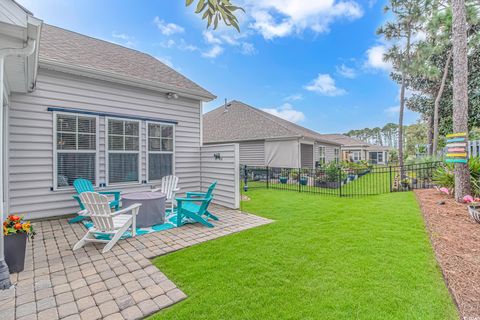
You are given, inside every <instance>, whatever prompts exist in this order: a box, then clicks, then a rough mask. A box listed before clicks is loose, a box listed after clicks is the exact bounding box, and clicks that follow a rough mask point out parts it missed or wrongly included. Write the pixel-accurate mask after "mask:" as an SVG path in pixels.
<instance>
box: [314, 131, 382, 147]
mask: <svg viewBox="0 0 480 320" xmlns="http://www.w3.org/2000/svg"><path fill="white" fill-rule="evenodd" d="M322 136H324V137H325V139H328V140H332V141H335V142H338V143H341V144H342V145H343V146H344V147H358V148H365V149H368V150H371V151H388V150H390V149H391V148H390V147H385V146H378V145H374V144H371V143H368V142H365V141H362V140H358V139H355V138H352V137H349V136H346V135H344V134H340V133H333V134H323V135H322Z"/></svg>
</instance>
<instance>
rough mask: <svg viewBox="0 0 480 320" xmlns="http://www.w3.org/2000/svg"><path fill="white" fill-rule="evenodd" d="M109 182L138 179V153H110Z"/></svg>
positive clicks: (135, 180) (134, 180)
mask: <svg viewBox="0 0 480 320" xmlns="http://www.w3.org/2000/svg"><path fill="white" fill-rule="evenodd" d="M108 180H109V183H119V182H137V181H138V154H131V153H110V154H109V155H108Z"/></svg>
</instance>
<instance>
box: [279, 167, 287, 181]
mask: <svg viewBox="0 0 480 320" xmlns="http://www.w3.org/2000/svg"><path fill="white" fill-rule="evenodd" d="M278 179H279V180H280V182H281V183H283V184H285V183H287V181H288V171H287V170H285V169H282V171H281V172H280V177H279V178H278Z"/></svg>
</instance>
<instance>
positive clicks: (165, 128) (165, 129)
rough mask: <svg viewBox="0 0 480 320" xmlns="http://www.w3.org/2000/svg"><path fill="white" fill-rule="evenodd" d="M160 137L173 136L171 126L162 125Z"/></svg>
mask: <svg viewBox="0 0 480 320" xmlns="http://www.w3.org/2000/svg"><path fill="white" fill-rule="evenodd" d="M162 138H173V126H162Z"/></svg>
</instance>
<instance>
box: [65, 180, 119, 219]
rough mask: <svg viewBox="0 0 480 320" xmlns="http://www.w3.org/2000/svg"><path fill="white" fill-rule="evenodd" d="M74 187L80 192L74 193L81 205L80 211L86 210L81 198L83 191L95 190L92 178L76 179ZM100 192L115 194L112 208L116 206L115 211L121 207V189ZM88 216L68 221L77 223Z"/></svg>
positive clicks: (111, 203) (111, 204)
mask: <svg viewBox="0 0 480 320" xmlns="http://www.w3.org/2000/svg"><path fill="white" fill-rule="evenodd" d="M73 187H74V188H75V190H76V191H77V193H78V194H76V195H74V196H73V198H74V199H75V200H77V202H78V205H79V206H80V211H82V210H85V206H84V205H83V203H82V201H81V200H80V194H81V193H82V192H95V190H94V189H93V184H92V183H91V182H90V180H86V179H75V181H74V182H73ZM99 194H103V195H113V196H114V199H113V200H112V201H110V208H115V211H118V209H119V208H120V191H101V192H99ZM85 218H86V217H84V216H78V217H75V218H73V219H70V220H69V221H68V223H75V222H78V221H82V220H83V219H85Z"/></svg>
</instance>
